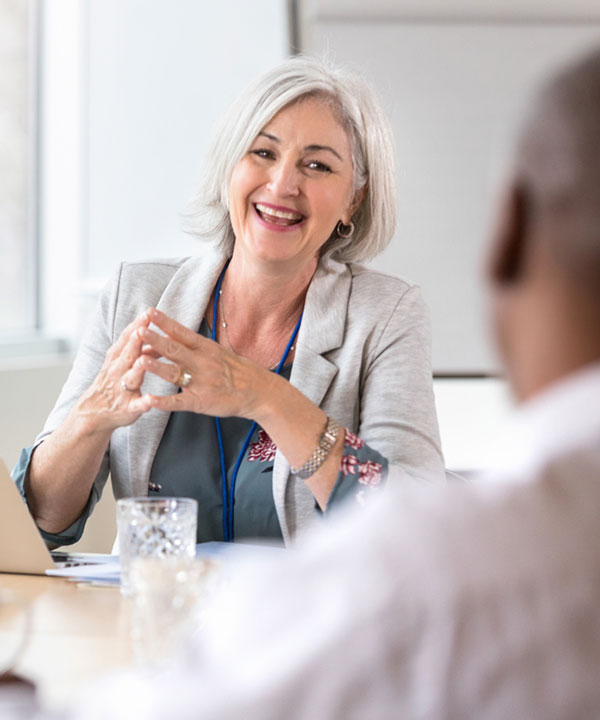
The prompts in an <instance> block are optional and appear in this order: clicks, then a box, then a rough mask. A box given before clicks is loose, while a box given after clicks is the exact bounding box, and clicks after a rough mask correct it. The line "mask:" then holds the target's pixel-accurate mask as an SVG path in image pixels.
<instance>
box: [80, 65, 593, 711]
mask: <svg viewBox="0 0 600 720" xmlns="http://www.w3.org/2000/svg"><path fill="white" fill-rule="evenodd" d="M599 128H600V52H596V53H595V54H593V55H591V56H588V57H586V58H585V59H583V60H581V61H579V62H578V63H577V64H576V65H573V66H570V67H569V68H567V69H566V70H564V71H563V72H562V73H561V74H560V75H558V76H557V77H556V78H555V79H554V80H552V81H551V82H550V83H549V84H548V85H547V86H546V87H545V88H544V90H543V92H542V93H541V95H540V96H539V98H538V99H537V102H536V104H535V106H534V109H533V112H532V113H531V114H530V116H529V119H528V121H527V123H526V125H525V130H524V132H523V134H522V139H521V143H520V146H519V152H518V154H517V161H516V167H515V171H514V176H513V180H512V183H511V185H510V187H509V189H508V192H507V194H506V200H505V202H504V204H503V207H502V209H501V213H500V222H499V223H498V226H497V228H496V232H495V235H494V242H493V247H492V251H491V256H490V257H491V259H490V264H489V283H490V287H491V290H492V296H493V308H494V312H493V322H494V328H495V331H496V335H497V339H498V342H499V346H500V349H501V353H502V356H503V359H504V364H505V367H506V370H507V374H508V376H509V378H510V381H511V384H512V387H513V389H514V392H515V394H516V396H517V398H518V399H519V401H520V403H521V407H520V409H519V410H518V412H517V415H516V417H515V421H514V428H513V430H514V433H513V437H512V442H510V443H509V445H508V446H507V448H508V449H507V452H508V453H509V454H511V455H512V457H513V460H514V462H513V467H512V468H511V469H509V468H508V467H506V468H505V470H504V474H503V476H502V477H503V479H504V480H505V482H503V483H487V484H485V483H484V484H483V485H477V486H466V485H464V486H457V485H452V486H446V487H444V488H441V489H438V490H436V491H432V490H431V489H428V488H426V487H413V488H411V487H404V488H400V487H397V488H396V489H395V491H394V492H393V493H391V494H390V495H388V496H387V498H386V499H385V501H383V497H379V498H376V499H375V501H374V502H373V503H372V504H371V505H370V506H369V507H367V508H366V511H365V512H364V513H363V514H362V515H357V514H356V513H350V514H348V515H347V516H345V517H340V518H339V519H338V521H337V522H336V523H334V524H332V525H330V526H328V527H326V528H323V531H322V532H321V533H320V534H318V535H315V536H313V537H311V538H310V539H309V540H308V543H307V544H306V545H304V546H303V547H302V548H299V549H297V550H296V551H293V552H292V554H291V555H288V556H285V557H284V558H282V559H281V560H280V561H279V562H272V563H264V564H259V563H255V564H252V565H249V566H248V567H247V568H246V570H245V571H243V572H240V573H239V574H238V575H237V577H236V579H235V581H234V584H233V586H232V588H230V592H229V594H228V595H227V597H225V598H223V600H222V602H220V603H219V604H217V605H216V606H215V608H214V613H213V615H212V617H211V618H210V621H209V622H208V623H207V625H206V626H205V627H204V629H203V630H202V631H201V632H200V633H199V635H198V638H197V645H196V651H195V654H193V653H191V651H190V654H188V655H186V657H185V658H182V659H180V660H179V661H174V662H173V664H171V665H169V666H168V667H165V668H164V669H163V671H162V672H161V673H158V675H155V674H154V675H153V674H151V673H148V674H145V673H143V672H140V671H132V672H130V673H124V674H120V675H117V676H116V677H113V678H112V679H110V680H107V681H106V684H105V685H104V686H101V687H100V689H98V688H97V689H96V690H95V692H94V693H93V694H92V695H91V696H88V697H87V698H86V702H85V703H84V704H83V705H81V707H80V709H79V711H78V713H76V717H77V718H80V719H85V720H90V719H91V718H94V719H95V718H106V717H111V718H130V717H136V718H138V719H141V718H145V719H147V718H157V719H158V718H167V717H176V718H178V719H179V720H183V719H185V718H211V719H215V718H245V720H248V719H251V718H256V719H258V718H260V720H271V719H274V718H287V719H288V720H291V719H293V718H319V719H323V720H325V719H329V720H331V719H332V718H356V719H358V718H360V719H361V720H365V719H367V718H368V720H378V719H379V718H381V719H383V718H411V717H414V718H431V719H433V718H456V719H457V720H458V719H459V718H460V719H464V718H477V719H478V720H482V719H487V718H490V719H491V718H544V720H549V719H552V718H593V717H599V716H600V681H599V677H600V676H599V670H600V613H599V611H598V607H599V605H600V523H599V522H598V513H599V510H600V142H599V140H598V130H599ZM506 481H510V482H506ZM290 618H293V620H292V621H290Z"/></svg>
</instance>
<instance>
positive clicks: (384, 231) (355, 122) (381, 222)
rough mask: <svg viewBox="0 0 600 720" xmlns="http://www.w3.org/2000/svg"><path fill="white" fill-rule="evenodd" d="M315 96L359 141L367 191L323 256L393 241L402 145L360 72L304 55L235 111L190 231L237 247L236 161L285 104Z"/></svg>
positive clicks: (263, 81) (221, 133)
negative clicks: (349, 230)
mask: <svg viewBox="0 0 600 720" xmlns="http://www.w3.org/2000/svg"><path fill="white" fill-rule="evenodd" d="M307 97H318V98H322V99H323V100H324V101H325V102H327V103H329V104H331V107H332V108H333V110H334V112H335V113H336V115H337V116H338V118H339V120H340V123H341V125H342V127H343V128H344V129H345V130H346V131H347V132H348V134H349V137H350V141H351V147H352V161H353V170H354V198H357V196H358V193H360V192H361V191H363V192H365V196H364V198H363V200H362V202H361V204H360V206H359V208H358V209H357V211H356V212H355V213H354V216H353V218H352V221H353V223H354V226H355V230H354V233H353V235H352V237H350V238H343V237H341V236H340V235H339V234H338V233H337V228H336V229H334V231H333V233H332V234H331V236H330V237H329V239H328V240H327V242H326V243H325V245H324V246H323V248H322V253H321V257H322V258H328V257H331V258H332V259H334V260H338V261H340V262H364V261H366V260H369V259H371V258H373V257H375V256H376V255H377V254H378V253H380V252H381V251H382V250H383V249H384V248H385V247H386V246H387V244H388V243H389V242H390V240H391V238H392V235H393V234H394V230H395V226H396V191H395V175H394V148H393V142H392V133H391V130H390V126H389V123H388V120H387V118H386V116H385V114H384V112H383V110H382V109H381V106H380V104H379V101H378V100H377V98H376V96H375V94H374V93H373V92H372V91H371V90H370V88H369V87H368V86H367V84H366V82H365V80H364V79H363V78H362V77H361V76H360V75H359V74H358V73H356V72H354V71H351V70H347V69H345V68H342V67H339V66H333V65H331V64H329V63H326V62H323V61H319V60H316V59H314V58H309V57H304V56H296V57H292V58H288V59H287V60H285V61H284V62H282V63H281V64H279V65H277V66H276V67H274V68H273V69H271V70H270V71H269V72H267V73H266V74H265V75H263V76H262V77H261V78H259V79H258V81H256V82H255V83H253V84H252V85H251V86H250V87H249V88H248V89H247V90H246V91H245V92H244V93H243V94H242V95H241V96H240V97H239V98H238V99H237V100H236V101H235V102H234V103H233V105H232V106H231V107H230V108H229V110H228V111H227V113H226V115H225V118H224V121H223V123H222V124H221V125H220V127H219V129H218V131H217V134H216V136H215V137H214V139H213V142H212V144H211V147H210V148H209V151H208V155H207V159H206V165H205V168H204V181H203V183H202V186H201V189H200V192H199V194H198V196H197V198H196V200H195V201H194V203H193V205H192V208H191V211H190V213H189V214H188V216H187V217H188V230H189V232H191V233H192V234H194V235H197V236H199V237H203V238H209V239H212V240H213V241H215V242H217V243H218V244H219V245H220V246H221V248H222V249H223V250H224V252H225V253H226V254H227V255H231V253H232V252H233V244H234V241H235V237H234V234H233V228H232V226H231V220H230V217H229V185H230V180H231V175H232V172H233V169H234V167H235V166H236V165H237V163H238V162H239V161H240V160H241V159H242V158H243V157H244V155H245V154H246V153H247V152H248V150H249V149H250V146H251V145H252V143H253V142H254V140H255V139H256V137H257V136H258V133H259V132H260V131H261V130H262V129H263V128H264V127H265V125H267V124H268V123H269V122H270V121H271V119H272V118H273V117H274V116H275V115H276V114H277V113H278V112H279V111H280V110H282V109H283V108H285V107H286V106H288V105H290V104H292V103H294V102H298V101H300V100H302V99H303V98H307ZM363 188H366V190H363Z"/></svg>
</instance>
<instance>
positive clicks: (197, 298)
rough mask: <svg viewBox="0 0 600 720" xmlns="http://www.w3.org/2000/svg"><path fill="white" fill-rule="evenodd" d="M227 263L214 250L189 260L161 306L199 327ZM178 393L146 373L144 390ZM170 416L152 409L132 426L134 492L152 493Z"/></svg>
mask: <svg viewBox="0 0 600 720" xmlns="http://www.w3.org/2000/svg"><path fill="white" fill-rule="evenodd" d="M224 264H225V258H224V257H223V256H222V255H220V254H217V253H214V252H210V253H206V254H204V255H202V256H198V257H192V258H190V259H189V260H187V261H186V262H185V263H184V264H183V265H182V266H181V267H180V268H179V270H178V271H177V272H176V273H175V275H174V276H173V278H172V279H171V281H170V282H169V284H168V285H167V287H166V288H165V291H164V293H163V295H162V296H161V299H160V301H159V302H158V305H157V307H158V309H159V310H161V311H162V312H164V313H165V314H166V315H168V316H169V317H172V318H173V319H174V320H177V322H179V323H181V324H182V325H185V326H186V327H189V328H191V329H192V330H198V328H199V327H200V324H201V322H202V318H203V317H204V313H205V312H206V306H207V305H208V301H209V299H210V295H211V293H212V290H213V288H214V286H215V284H216V282H217V278H218V276H219V272H220V271H221V269H222V267H223V265H224ZM176 392H177V388H176V387H175V386H174V385H172V384H171V383H169V382H166V381H165V380H162V379H161V378H159V377H157V376H156V375H152V374H150V373H147V374H146V376H145V378H144V383H143V385H142V393H150V394H152V395H173V394H175V393H176ZM169 416H170V413H168V412H161V411H159V410H150V411H149V412H148V413H146V414H145V415H143V416H142V417H141V418H140V419H139V420H138V421H137V422H135V423H134V424H133V425H131V427H130V428H129V468H130V473H131V488H132V491H133V494H134V495H147V494H148V480H149V478H150V471H151V469H152V463H153V462H154V456H155V455H156V451H157V450H158V446H159V444H160V441H161V439H162V436H163V433H164V431H165V427H166V425H167V422H168V420H169Z"/></svg>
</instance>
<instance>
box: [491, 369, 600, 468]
mask: <svg viewBox="0 0 600 720" xmlns="http://www.w3.org/2000/svg"><path fill="white" fill-rule="evenodd" d="M592 443H600V363H594V364H592V365H588V366H586V367H585V368H584V369H582V370H579V371H577V372H575V373H573V374H572V375H569V376H568V377H566V378H565V379H564V380H561V381H559V382H557V383H555V384H553V385H551V386H550V387H548V389H546V390H544V391H542V392H541V393H539V394H537V395H536V396H535V397H533V398H532V399H531V400H529V401H528V402H526V403H524V404H523V405H521V406H520V407H519V408H518V409H517V410H515V412H514V414H513V418H512V420H511V421H510V422H509V424H508V426H507V428H506V432H505V433H503V436H502V437H501V439H500V440H499V442H498V445H497V457H496V458H495V461H494V462H493V471H492V472H491V473H490V477H491V478H492V479H493V478H496V477H498V478H503V479H527V478H533V477H534V476H535V475H536V472H537V471H538V470H539V469H540V468H541V466H542V465H545V464H546V463H547V462H549V461H551V460H553V459H555V458H557V457H558V456H560V455H564V454H566V453H568V452H570V451H573V450H576V449H577V448H578V447H581V446H584V445H588V444H592Z"/></svg>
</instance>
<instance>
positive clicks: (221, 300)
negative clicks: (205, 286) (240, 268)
mask: <svg viewBox="0 0 600 720" xmlns="http://www.w3.org/2000/svg"><path fill="white" fill-rule="evenodd" d="M219 305H220V306H221V327H222V328H223V330H225V338H226V339H227V344H228V345H229V349H230V350H231V351H232V352H234V353H235V354H236V355H239V353H238V352H237V350H236V349H235V348H234V347H233V344H232V342H231V340H230V339H229V333H228V332H227V327H228V323H227V318H226V317H225V302H224V296H223V290H222V289H219ZM295 347H296V346H295V345H292V346H291V347H290V353H293V352H294V348H295ZM277 364H278V363H275V365H273V366H270V367H269V369H270V370H275V369H276V368H277Z"/></svg>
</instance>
